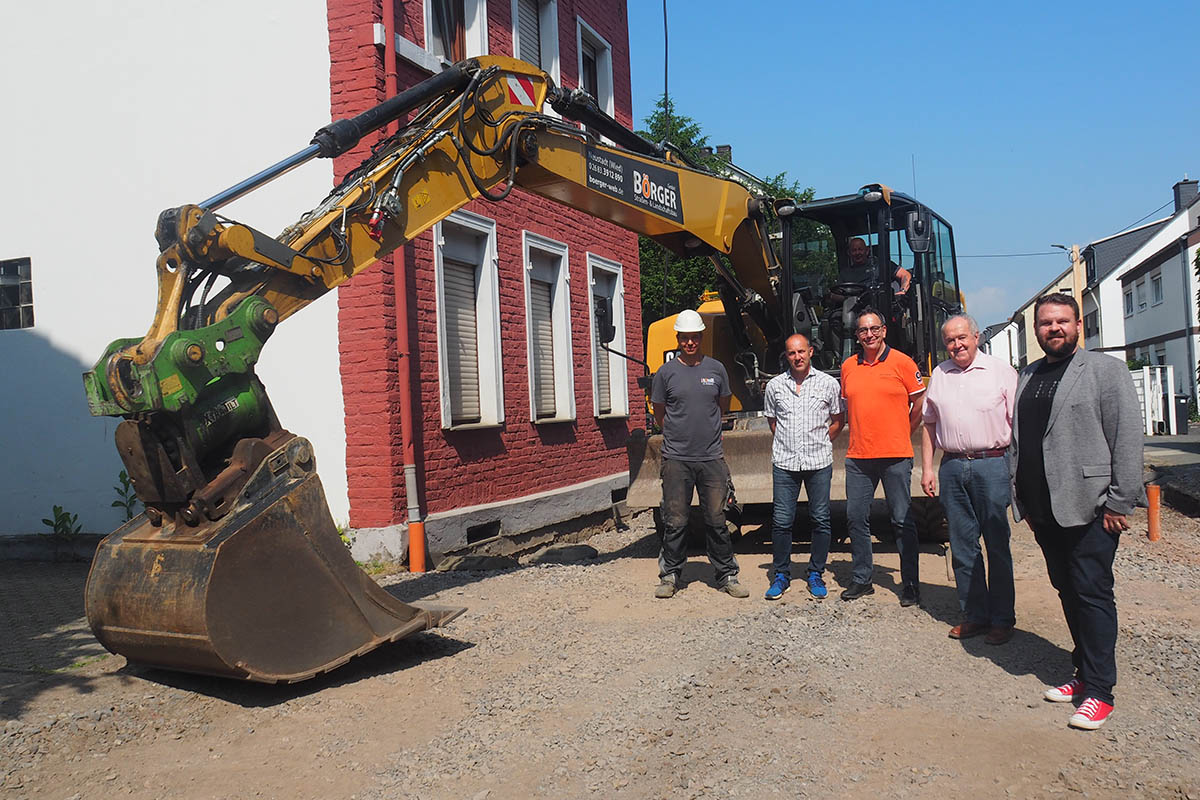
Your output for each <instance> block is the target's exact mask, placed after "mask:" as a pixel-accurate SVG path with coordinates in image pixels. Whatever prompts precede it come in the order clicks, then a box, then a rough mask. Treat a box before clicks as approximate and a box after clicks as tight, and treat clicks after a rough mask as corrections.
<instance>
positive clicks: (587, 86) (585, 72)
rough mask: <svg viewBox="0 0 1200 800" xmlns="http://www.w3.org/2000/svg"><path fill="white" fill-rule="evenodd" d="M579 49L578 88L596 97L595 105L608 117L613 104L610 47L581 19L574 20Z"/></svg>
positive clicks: (613, 109) (611, 113)
mask: <svg viewBox="0 0 1200 800" xmlns="http://www.w3.org/2000/svg"><path fill="white" fill-rule="evenodd" d="M575 32H576V37H577V39H578V51H579V65H578V66H579V88H581V89H583V90H584V91H585V92H587V93H588V94H590V95H591V96H592V97H594V98H596V105H597V106H599V107H600V110H601V111H603V112H604V113H606V114H608V115H609V116H610V117H611V116H613V114H614V113H615V106H614V105H613V76H612V48H611V47H609V44H608V42H607V41H605V40H604V37H602V36H601V35H600V34H598V33H596V31H594V30H593V29H592V27H591V26H590V25H588V24H587V23H586V22H584V21H583V20H582V19H577V20H576V25H575Z"/></svg>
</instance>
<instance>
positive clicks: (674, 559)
mask: <svg viewBox="0 0 1200 800" xmlns="http://www.w3.org/2000/svg"><path fill="white" fill-rule="evenodd" d="M659 475H660V476H661V477H662V492H663V501H662V520H663V535H662V553H661V554H660V555H659V557H658V574H659V577H660V578H663V579H665V580H669V581H672V582H674V583H676V584H677V583H678V582H679V573H680V572H682V571H683V565H684V564H685V563H686V562H687V532H688V512H689V510H690V509H691V505H692V492H693V491H695V492H696V493H697V495H698V496H699V498H700V512H701V515H702V516H703V518H704V528H705V533H706V540H707V542H706V544H707V549H708V560H709V563H711V564H712V566H713V571H714V572H715V573H716V579H717V585H718V586H722V585H724V584H725V583H726V582H728V581H730V580H732V579H734V578H736V577H737V574H738V564H737V560H736V559H735V558H734V556H733V542H732V541H730V539H729V531H728V530H727V529H726V528H725V500H726V498H727V497H728V496H729V467H727V466H726V465H725V460H724V459H721V458H718V459H713V460H710V461H676V460H675V459H671V458H664V459H663V460H662V467H661V469H660V471H659Z"/></svg>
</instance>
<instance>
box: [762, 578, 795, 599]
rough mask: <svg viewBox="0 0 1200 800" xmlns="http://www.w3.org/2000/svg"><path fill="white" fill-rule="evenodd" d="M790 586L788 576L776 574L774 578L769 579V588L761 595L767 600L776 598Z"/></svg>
mask: <svg viewBox="0 0 1200 800" xmlns="http://www.w3.org/2000/svg"><path fill="white" fill-rule="evenodd" d="M790 588H792V581H791V580H790V579H789V578H785V577H784V576H783V575H776V576H775V580H773V581H771V588H770V589H767V593H766V594H765V595H763V597H765V598H766V599H767V600H778V599H779V598H781V597H783V593H784V592H786V591H787V590H788V589H790Z"/></svg>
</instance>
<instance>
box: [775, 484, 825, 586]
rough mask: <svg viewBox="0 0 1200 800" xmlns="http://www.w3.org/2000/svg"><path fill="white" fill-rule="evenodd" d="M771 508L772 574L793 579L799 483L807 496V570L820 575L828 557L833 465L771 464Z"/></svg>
mask: <svg viewBox="0 0 1200 800" xmlns="http://www.w3.org/2000/svg"><path fill="white" fill-rule="evenodd" d="M771 477H772V484H773V489H774V492H773V498H772V499H773V500H774V504H775V507H774V510H773V512H772V514H771V550H772V553H773V555H774V559H773V562H772V565H771V571H772V578H773V577H774V576H776V575H782V576H783V577H785V578H787V579H788V580H789V581H790V580H791V579H792V525H793V523H795V521H796V501H797V500H799V499H800V487H801V486H803V487H804V493H805V494H806V495H807V496H808V521H809V528H810V530H811V535H812V547H811V549H810V551H809V557H808V571H809V572H815V573H817V574H818V575H820V574H821V573H822V572H824V571H825V564H826V562H827V561H828V560H829V539H830V526H829V485H830V483H831V482H832V480H833V465H832V464H831V465H829V466H828V467H822V468H821V469H808V470H790V469H784V468H783V467H780V466H778V465H772V466H771Z"/></svg>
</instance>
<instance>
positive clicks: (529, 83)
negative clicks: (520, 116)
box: [505, 75, 537, 108]
mask: <svg viewBox="0 0 1200 800" xmlns="http://www.w3.org/2000/svg"><path fill="white" fill-rule="evenodd" d="M505 80H507V81H508V102H510V103H513V104H515V105H518V106H529V107H530V108H537V104H536V103H535V102H534V100H533V98H534V91H533V78H526V77H524V76H522V75H506V76H505Z"/></svg>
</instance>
